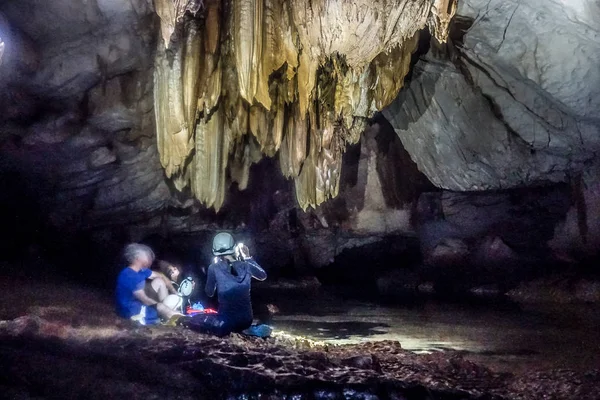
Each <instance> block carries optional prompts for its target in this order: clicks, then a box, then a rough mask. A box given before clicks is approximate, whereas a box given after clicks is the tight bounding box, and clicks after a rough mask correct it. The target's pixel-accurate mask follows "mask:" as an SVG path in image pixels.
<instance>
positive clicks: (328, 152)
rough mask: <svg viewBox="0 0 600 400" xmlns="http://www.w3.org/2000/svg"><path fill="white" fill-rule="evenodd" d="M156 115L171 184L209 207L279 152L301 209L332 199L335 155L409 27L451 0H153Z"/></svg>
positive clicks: (351, 139) (383, 81) (374, 100)
mask: <svg viewBox="0 0 600 400" xmlns="http://www.w3.org/2000/svg"><path fill="white" fill-rule="evenodd" d="M155 8H156V11H157V13H158V15H159V17H160V21H161V36H162V40H159V44H158V46H159V48H158V51H157V56H156V72H155V89H154V90H155V94H154V99H155V113H156V128H157V135H158V147H159V151H160V159H161V163H162V165H163V166H164V167H165V170H166V174H167V176H168V177H169V178H171V179H172V180H173V181H174V183H175V186H176V187H177V188H178V189H180V190H183V189H184V188H185V187H189V188H190V189H191V191H192V193H193V194H194V196H195V197H196V198H198V199H199V200H200V201H201V202H203V203H204V204H206V205H207V206H209V207H211V206H212V207H214V208H215V209H217V210H218V209H219V208H220V207H221V205H222V204H223V201H224V194H225V190H226V188H227V187H228V185H229V184H230V180H231V181H235V182H237V183H238V184H239V187H240V188H242V189H243V188H244V187H245V186H246V185H247V181H248V173H249V169H250V166H251V165H252V163H254V162H256V161H258V160H260V158H261V157H263V156H269V157H273V156H278V157H279V161H280V167H281V171H282V173H283V174H284V175H285V176H286V177H289V178H293V179H294V180H295V185H296V196H297V199H298V203H299V205H300V207H302V208H303V209H306V208H307V207H309V206H313V207H315V206H316V205H318V204H320V203H322V202H323V201H325V200H327V199H328V198H330V197H333V196H336V195H337V192H338V186H339V178H340V172H341V171H340V168H341V161H342V157H341V156H342V154H343V152H344V149H345V147H346V145H347V144H349V143H355V142H357V141H358V140H359V138H360V134H361V132H362V131H363V129H364V127H365V125H366V121H367V118H369V117H370V116H372V114H373V113H374V112H375V111H377V110H380V109H381V108H383V107H385V106H386V105H387V104H389V103H390V102H391V101H392V100H393V99H394V98H395V97H396V95H397V93H398V91H399V90H400V88H401V87H402V83H403V80H404V77H405V76H406V74H407V73H408V69H409V64H410V57H411V54H412V52H413V51H414V49H415V48H416V46H417V39H418V34H419V31H420V30H421V29H423V28H425V27H426V26H428V27H429V29H430V31H431V32H432V34H433V35H434V36H435V37H436V38H437V39H438V40H440V41H444V40H445V38H446V36H447V30H448V24H449V21H450V19H451V18H452V16H453V14H454V11H455V0H355V1H352V2H350V1H347V0H299V1H284V0H225V1H219V0H205V1H204V2H202V1H200V0H155Z"/></svg>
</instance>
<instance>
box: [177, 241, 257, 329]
mask: <svg viewBox="0 0 600 400" xmlns="http://www.w3.org/2000/svg"><path fill="white" fill-rule="evenodd" d="M212 253H213V255H214V256H215V258H214V260H213V263H212V264H211V265H210V266H209V267H208V272H207V277H206V286H205V292H206V295H207V296H209V297H213V296H214V295H215V292H216V294H217V300H218V304H219V306H218V307H219V309H218V314H216V315H215V314H212V315H197V316H194V317H192V318H190V319H189V321H188V322H187V324H188V327H189V328H190V329H193V330H196V331H200V332H204V333H212V334H215V335H218V336H223V335H227V334H229V333H231V332H241V331H243V330H244V329H246V328H248V327H250V325H252V319H253V314H252V303H251V299H250V286H251V281H252V278H254V279H257V280H260V281H263V280H265V279H266V278H267V273H266V272H265V271H264V270H263V269H262V268H261V267H260V265H258V263H257V262H256V261H254V260H253V258H252V257H251V256H250V251H249V249H248V247H247V246H245V245H244V244H242V243H238V244H237V245H236V244H235V241H234V239H233V236H231V234H229V233H226V232H221V233H219V234H217V235H216V236H215V237H214V239H213V245H212Z"/></svg>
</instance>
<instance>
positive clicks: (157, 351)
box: [0, 278, 600, 399]
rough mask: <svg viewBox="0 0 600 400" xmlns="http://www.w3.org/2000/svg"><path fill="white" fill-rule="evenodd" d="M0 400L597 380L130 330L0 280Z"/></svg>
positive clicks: (387, 394) (531, 385)
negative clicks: (0, 370)
mask: <svg viewBox="0 0 600 400" xmlns="http://www.w3.org/2000/svg"><path fill="white" fill-rule="evenodd" d="M0 293H1V294H0V320H2V321H1V322H0V367H1V368H2V371H3V372H2V374H0V393H2V395H1V396H0V397H2V396H5V397H3V398H10V399H31V398H36V399H41V398H61V399H69V398H78V399H79V398H85V399H95V398H98V399H106V398H132V399H137V398H144V399H153V398H161V399H165V398H167V399H171V398H173V399H188V398H189V399H192V398H194V399H198V398H202V399H598V398H600V383H599V382H600V370H599V369H595V370H589V371H579V372H578V371H571V370H564V369H554V370H548V369H545V370H529V371H524V372H515V373H506V372H495V371H493V370H492V369H489V368H487V367H485V366H483V365H481V364H477V363H474V362H472V361H469V360H467V359H465V358H464V357H463V355H462V354H461V353H460V352H443V353H442V352H438V353H434V354H419V355H418V354H415V353H412V352H409V351H406V350H403V349H402V344H401V343H398V342H391V341H383V342H373V343H364V344H358V345H344V346H339V345H326V344H322V343H315V342H311V341H309V340H307V339H304V338H299V337H292V336H289V335H285V334H277V333H276V334H275V335H274V337H271V338H268V339H259V338H250V337H244V336H241V335H237V334H233V335H231V336H229V337H225V338H216V337H211V336H207V335H201V334H197V333H195V332H192V331H190V330H187V329H185V328H183V327H166V326H156V327H135V326H133V325H130V324H129V322H127V321H123V320H120V319H118V318H117V317H116V316H115V315H114V313H113V310H112V303H111V302H110V297H109V296H108V295H107V294H106V293H103V292H101V291H97V290H90V289H86V288H84V287H81V286H76V285H72V284H67V283H52V282H50V281H46V280H40V281H37V282H32V281H30V280H19V279H12V278H11V279H2V280H1V281H0Z"/></svg>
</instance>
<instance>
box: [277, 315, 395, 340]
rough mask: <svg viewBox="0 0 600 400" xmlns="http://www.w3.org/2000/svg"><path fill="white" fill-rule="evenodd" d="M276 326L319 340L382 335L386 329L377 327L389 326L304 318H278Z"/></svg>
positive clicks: (385, 325) (387, 326)
mask: <svg viewBox="0 0 600 400" xmlns="http://www.w3.org/2000/svg"><path fill="white" fill-rule="evenodd" d="M276 324H277V327H281V328H284V327H285V330H287V331H302V332H305V334H304V336H309V337H311V338H313V339H318V340H321V341H332V340H333V341H337V342H341V341H348V340H350V341H351V340H352V338H354V337H357V336H358V337H363V338H367V337H370V336H374V335H384V334H386V332H387V330H385V329H377V328H389V327H390V326H389V325H388V324H382V323H376V322H375V323H373V322H360V321H341V322H327V321H311V320H306V319H286V318H278V319H277V322H276Z"/></svg>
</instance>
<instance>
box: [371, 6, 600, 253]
mask: <svg viewBox="0 0 600 400" xmlns="http://www.w3.org/2000/svg"><path fill="white" fill-rule="evenodd" d="M599 20H600V7H599V6H598V3H597V2H595V1H585V0H583V1H574V2H568V3H567V2H546V1H536V0H529V1H494V0H492V1H478V0H463V1H460V2H459V6H458V10H457V13H456V16H455V18H454V21H453V24H452V26H451V28H450V39H449V41H448V44H447V45H441V46H440V45H438V44H437V43H435V42H433V41H432V43H431V47H430V50H429V51H428V52H427V54H425V55H424V56H422V57H420V59H419V60H418V62H417V63H416V64H415V66H414V69H413V71H412V75H411V77H410V80H409V81H408V82H406V83H405V87H404V89H403V90H402V91H401V92H400V94H399V96H398V97H397V98H396V100H395V101H394V102H393V103H392V104H391V105H390V106H389V107H387V108H386V109H385V110H384V111H383V114H384V115H385V116H386V118H388V119H389V120H390V122H391V124H392V125H393V126H394V129H395V130H396V132H397V134H398V136H399V137H400V139H401V141H402V143H403V145H404V146H405V147H406V149H407V151H408V152H409V153H410V155H411V158H412V159H413V160H414V161H415V162H416V164H417V165H418V168H419V170H420V171H422V172H423V173H424V174H425V175H426V176H427V177H428V178H429V179H430V180H431V182H432V183H433V184H435V186H437V187H438V188H442V189H446V190H452V191H458V192H469V191H473V192H479V191H486V190H502V189H511V188H515V189H518V188H523V187H536V186H546V185H552V184H560V183H567V184H568V185H570V188H571V189H570V191H571V195H570V201H571V210H570V211H569V214H568V216H567V217H566V219H563V220H562V221H561V222H560V224H559V226H557V227H556V237H555V238H550V240H551V241H550V243H549V246H550V247H551V248H552V251H553V252H554V253H555V254H556V255H559V257H560V258H562V259H563V260H571V261H574V260H582V259H586V258H587V257H590V256H591V255H593V254H597V243H598V240H599V239H600V238H599V236H598V233H597V232H598V229H599V228H600V214H598V201H599V200H600V199H599V198H598V195H597V181H598V169H597V168H598V150H599V149H600V118H599V117H600V114H599V112H598V110H599V107H598V101H599V99H600V92H599V90H600V70H599V69H598V67H597V66H598V62H599V57H600V30H599V29H598V23H597V22H598V21H599ZM534 191H535V189H534ZM475 196H477V195H475ZM492 217H493V216H490V218H492ZM547 236H548V235H547V232H545V233H544V234H543V235H542V236H541V237H544V241H543V243H544V245H546V241H547V240H549V239H548V238H547ZM448 238H453V234H452V233H448ZM457 251H458V250H457ZM465 251H466V250H465Z"/></svg>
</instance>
